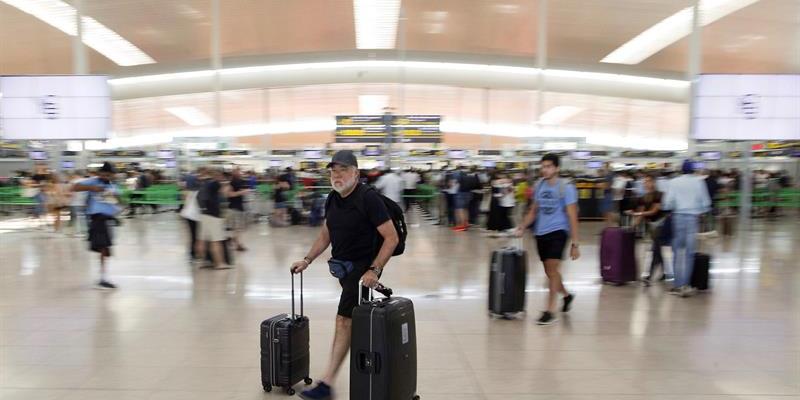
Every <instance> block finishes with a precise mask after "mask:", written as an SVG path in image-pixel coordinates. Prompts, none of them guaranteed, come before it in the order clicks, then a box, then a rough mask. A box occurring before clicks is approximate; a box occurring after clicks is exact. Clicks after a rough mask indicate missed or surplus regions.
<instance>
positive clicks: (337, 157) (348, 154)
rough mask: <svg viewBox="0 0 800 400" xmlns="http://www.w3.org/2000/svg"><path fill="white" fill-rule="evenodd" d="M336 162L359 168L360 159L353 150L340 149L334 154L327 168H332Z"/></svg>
mask: <svg viewBox="0 0 800 400" xmlns="http://www.w3.org/2000/svg"><path fill="white" fill-rule="evenodd" d="M336 164H339V165H344V166H345V167H356V168H358V159H356V155H355V154H353V152H352V151H351V150H339V151H337V152H336V153H334V154H333V158H332V159H331V162H329V163H328V166H327V167H325V168H330V167H332V166H334V165H336Z"/></svg>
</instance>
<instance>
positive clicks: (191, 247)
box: [186, 219, 197, 259]
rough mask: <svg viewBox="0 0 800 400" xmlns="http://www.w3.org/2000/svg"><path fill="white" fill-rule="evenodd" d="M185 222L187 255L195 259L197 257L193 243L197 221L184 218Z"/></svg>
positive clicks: (195, 239) (195, 238) (194, 241)
mask: <svg viewBox="0 0 800 400" xmlns="http://www.w3.org/2000/svg"><path fill="white" fill-rule="evenodd" d="M186 222H188V223H189V238H190V241H189V255H190V256H191V257H192V259H195V258H197V253H196V252H195V250H194V244H195V243H196V242H197V221H192V220H190V219H186Z"/></svg>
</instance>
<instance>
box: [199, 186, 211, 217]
mask: <svg viewBox="0 0 800 400" xmlns="http://www.w3.org/2000/svg"><path fill="white" fill-rule="evenodd" d="M208 197H209V196H208V181H201V183H200V188H199V189H198V190H197V206H198V207H200V211H206V209H208Z"/></svg>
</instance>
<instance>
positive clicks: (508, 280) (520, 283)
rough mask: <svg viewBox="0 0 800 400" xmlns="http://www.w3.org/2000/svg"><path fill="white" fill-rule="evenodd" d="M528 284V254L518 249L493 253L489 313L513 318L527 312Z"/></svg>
mask: <svg viewBox="0 0 800 400" xmlns="http://www.w3.org/2000/svg"><path fill="white" fill-rule="evenodd" d="M527 282H528V253H527V252H526V251H525V250H523V249H522V240H521V239H520V240H519V242H518V247H505V248H502V249H500V250H497V251H494V252H493V253H492V261H491V271H490V272H489V313H490V314H491V315H492V316H502V317H504V318H511V317H512V315H513V314H516V313H520V312H523V311H525V286H526V285H527Z"/></svg>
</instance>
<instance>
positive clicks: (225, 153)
mask: <svg viewBox="0 0 800 400" xmlns="http://www.w3.org/2000/svg"><path fill="white" fill-rule="evenodd" d="M273 154H274V152H273ZM197 155H198V156H200V157H230V156H247V155H250V150H198V151H197Z"/></svg>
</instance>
